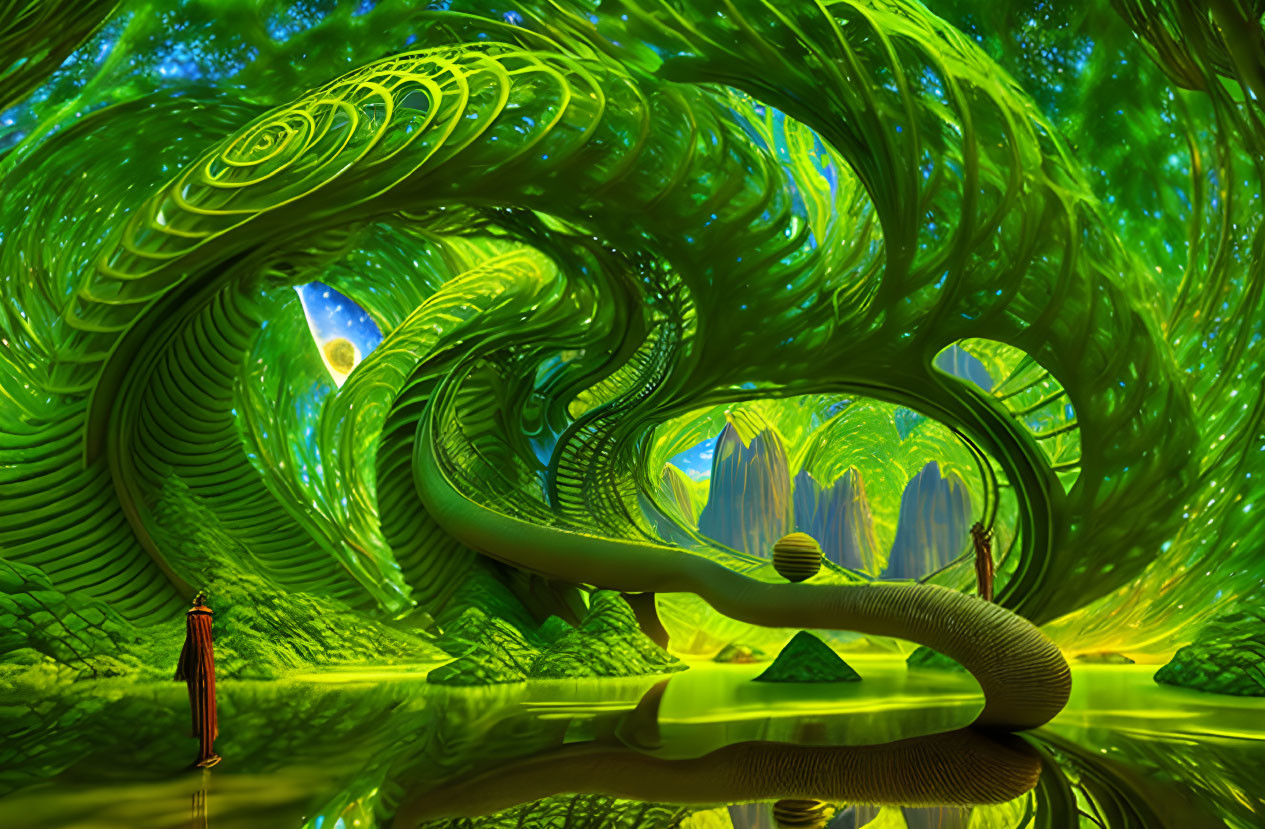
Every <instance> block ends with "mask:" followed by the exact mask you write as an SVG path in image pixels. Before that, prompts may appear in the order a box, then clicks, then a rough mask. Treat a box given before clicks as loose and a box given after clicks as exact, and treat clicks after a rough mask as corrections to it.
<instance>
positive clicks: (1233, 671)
mask: <svg viewBox="0 0 1265 829" xmlns="http://www.w3.org/2000/svg"><path fill="white" fill-rule="evenodd" d="M1155 681H1156V682H1160V683H1163V684H1165V685H1177V686H1180V687H1182V688H1193V689H1194V690H1197V691H1207V692H1208V693H1212V694H1231V695H1233V696H1239V697H1265V611H1263V610H1261V609H1252V610H1246V611H1241V612H1238V613H1232V614H1229V615H1226V616H1222V617H1220V618H1218V619H1215V620H1214V621H1212V622H1211V623H1210V624H1208V625H1207V626H1206V627H1205V628H1204V629H1203V630H1201V631H1200V632H1199V635H1198V637H1196V639H1195V641H1194V642H1193V643H1191V644H1189V645H1187V646H1186V647H1184V648H1182V649H1181V650H1179V651H1178V652H1177V653H1175V654H1173V658H1172V659H1171V660H1170V661H1169V663H1168V664H1167V665H1165V666H1164V667H1163V668H1160V669H1159V670H1158V671H1156V673H1155Z"/></svg>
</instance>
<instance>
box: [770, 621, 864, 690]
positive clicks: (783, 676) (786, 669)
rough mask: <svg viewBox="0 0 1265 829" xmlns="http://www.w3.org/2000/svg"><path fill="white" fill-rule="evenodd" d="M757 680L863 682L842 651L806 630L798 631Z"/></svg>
mask: <svg viewBox="0 0 1265 829" xmlns="http://www.w3.org/2000/svg"><path fill="white" fill-rule="evenodd" d="M755 681H756V682H860V681H861V675H860V674H858V673H857V672H856V671H854V670H852V666H851V665H849V664H848V663H847V662H844V661H843V659H842V658H841V657H840V656H839V654H837V653H835V652H834V651H833V650H831V648H830V646H829V645H827V644H826V643H825V642H823V641H821V640H820V639H818V638H817V637H816V636H813V635H812V634H811V633H809V632H808V631H805V630H801V631H800V632H799V633H797V634H795V637H794V638H793V639H791V641H789V642H787V643H786V647H784V648H782V652H781V653H779V654H778V655H777V659H775V660H773V664H772V665H770V666H769V667H768V669H767V670H766V671H765V672H764V673H762V674H760V675H759V676H758V677H756V678H755Z"/></svg>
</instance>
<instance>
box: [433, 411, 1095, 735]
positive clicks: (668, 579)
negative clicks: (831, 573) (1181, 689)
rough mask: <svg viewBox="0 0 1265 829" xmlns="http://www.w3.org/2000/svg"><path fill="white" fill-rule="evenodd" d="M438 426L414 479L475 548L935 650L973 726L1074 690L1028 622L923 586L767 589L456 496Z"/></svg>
mask: <svg viewBox="0 0 1265 829" xmlns="http://www.w3.org/2000/svg"><path fill="white" fill-rule="evenodd" d="M433 432H434V424H433V423H431V422H430V419H429V418H428V420H427V421H424V422H423V423H422V424H421V428H420V429H419V436H420V437H421V441H420V442H419V446H418V448H417V452H416V453H415V466H414V470H413V473H414V481H415V484H416V486H417V491H418V494H419V495H420V496H421V498H422V502H423V503H424V505H425V507H426V511H427V513H429V514H430V515H431V516H432V517H433V518H434V519H435V521H436V522H437V523H438V524H439V525H440V526H442V527H444V528H445V529H446V530H448V531H449V532H450V533H452V535H453V536H455V537H457V538H459V539H461V540H462V541H463V542H464V543H465V544H467V545H469V546H470V547H472V548H473V549H476V550H479V551H481V552H485V553H487V554H489V555H492V556H493V557H495V558H497V559H499V560H501V561H505V562H508V563H510V564H513V565H515V566H518V567H522V568H525V569H528V570H531V571H533V572H539V573H543V574H546V575H549V576H552V577H554V578H559V579H563V580H567V581H573V582H577V583H588V584H596V585H599V586H601V587H604V588H607V589H614V590H620V591H622V592H628V593H637V592H691V593H697V594H698V595H699V596H701V597H702V598H703V599H704V600H705V601H707V602H708V603H709V604H711V605H712V606H713V607H714V608H715V609H716V610H717V611H719V612H720V613H723V614H724V615H726V616H729V617H731V618H734V619H739V620H741V621H745V622H750V623H752V624H757V625H765V626H769V627H792V628H833V629H840V630H854V631H857V632H860V633H868V634H874V635H879V636H895V637H899V638H902V639H907V640H910V641H913V642H917V643H919V644H923V645H927V646H929V647H931V648H934V649H935V650H938V651H940V652H941V653H944V654H946V655H948V656H950V657H952V658H953V659H955V660H957V661H958V662H959V663H961V664H962V666H963V667H965V668H966V669H967V670H968V671H970V672H971V673H972V674H973V675H974V676H975V678H976V679H977V680H978V681H979V683H980V687H981V689H982V690H983V692H984V700H985V701H984V710H983V711H981V712H980V715H979V717H978V719H977V720H976V722H977V723H978V724H980V725H987V726H990V727H995V728H1002V729H1012V730H1018V729H1024V728H1035V727H1036V726H1039V725H1042V724H1043V723H1046V722H1048V721H1049V720H1050V719H1051V718H1052V717H1053V716H1054V715H1055V714H1057V713H1058V712H1059V711H1060V710H1062V708H1063V706H1064V705H1065V704H1066V702H1067V698H1068V695H1069V694H1070V692H1071V674H1070V672H1069V670H1068V667H1067V661H1066V660H1065V659H1064V658H1063V654H1062V653H1061V652H1060V651H1059V649H1058V648H1057V647H1056V646H1055V645H1054V643H1053V642H1051V641H1050V640H1049V639H1048V638H1047V637H1046V636H1045V635H1044V634H1042V633H1041V631H1040V630H1038V629H1037V628H1036V627H1035V626H1034V625H1033V624H1032V623H1030V622H1028V621H1027V620H1026V619H1024V618H1022V617H1020V616H1017V615H1015V614H1014V613H1012V612H1010V611H1009V610H1006V609H1005V608H1003V607H1000V606H998V605H995V604H992V603H989V602H984V601H981V600H980V599H977V598H975V597H973V596H968V595H966V594H964V593H958V592H956V591H953V590H949V589H946V588H943V587H937V586H934V585H927V584H869V585H809V584H767V583H764V582H758V581H755V580H754V579H751V578H748V577H746V576H743V575H741V574H738V573H735V572H733V571H731V570H729V569H727V568H725V567H723V566H721V565H719V564H717V563H715V562H712V561H710V560H708V559H705V558H702V557H698V556H691V555H687V554H684V553H682V552H680V551H679V550H675V549H673V548H670V547H663V546H660V545H656V544H643V543H637V542H631V541H622V540H615V539H607V538H600V537H595V536H589V535H583V534H580V533H575V532H569V531H565V530H561V529H558V528H554V527H546V526H543V525H540V524H534V523H529V522H526V521H520V520H517V519H514V518H510V517H508V516H505V515H502V514H499V513H497V512H496V511H494V510H491V509H488V508H486V507H483V506H481V505H479V504H475V503H474V502H472V501H470V500H469V499H467V498H465V497H464V496H463V495H461V493H459V492H457V491H456V490H454V488H453V486H452V483H451V482H450V481H449V479H448V477H447V475H446V472H445V470H443V469H441V468H440V466H439V461H438V458H437V456H436V451H435V445H434V437H433Z"/></svg>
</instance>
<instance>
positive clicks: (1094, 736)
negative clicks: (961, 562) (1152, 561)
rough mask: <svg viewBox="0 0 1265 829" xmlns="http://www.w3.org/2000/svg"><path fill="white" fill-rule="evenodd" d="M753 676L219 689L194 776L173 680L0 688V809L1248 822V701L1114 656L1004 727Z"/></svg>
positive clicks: (894, 690) (292, 820)
mask: <svg viewBox="0 0 1265 829" xmlns="http://www.w3.org/2000/svg"><path fill="white" fill-rule="evenodd" d="M756 670H758V666H723V668H704V667H699V668H697V669H695V670H691V671H688V672H685V673H684V674H678V675H675V676H673V677H672V678H670V679H669V680H666V681H664V680H662V678H646V679H640V680H629V681H619V682H601V683H598V682H555V683H531V684H527V685H517V686H499V687H493V688H484V689H450V688H440V687H435V686H428V685H426V684H425V683H424V682H421V681H419V680H418V679H417V678H415V677H412V676H391V675H356V674H344V675H341V676H338V675H335V676H326V677H323V678H322V681H320V682H316V681H290V682H271V683H249V682H240V683H225V684H224V686H225V687H224V694H223V698H222V700H221V718H222V720H221V722H222V726H221V741H220V743H218V744H217V747H218V748H219V749H220V750H221V753H222V754H223V755H224V757H225V761H224V763H223V764H222V765H221V766H220V767H217V768H216V769H215V770H214V771H211V772H186V771H183V767H184V765H185V761H186V760H187V757H186V756H185V755H186V754H187V751H188V742H189V741H188V737H187V733H186V732H187V730H188V721H187V716H186V715H187V711H186V707H185V706H186V705H187V701H185V700H183V697H182V694H183V690H182V689H181V688H179V687H177V686H175V685H172V684H167V683H162V684H152V685H147V684H134V683H127V682H119V681H114V680H106V681H99V682H95V683H87V682H85V683H77V684H74V685H69V686H67V685H55V684H49V685H47V686H35V685H29V684H23V685H16V686H11V687H10V686H0V826H21V827H30V829H45V827H48V828H49V829H51V827H103V828H104V827H129V829H149V827H163V829H166V828H167V827H177V826H178V827H186V826H194V827H205V829H212V827H214V829H235V828H236V827H282V826H285V827H304V828H305V829H371V828H372V827H387V826H392V825H395V826H414V825H423V826H427V827H452V829H457V827H463V828H464V827H473V826H480V827H482V826H488V827H492V826H497V827H500V826H518V825H522V826H533V827H535V826H540V827H566V828H567V829H577V828H578V827H595V828H596V827H668V826H678V825H679V826H681V827H682V829H729V827H734V829H745V828H746V827H753V828H756V827H758V828H759V829H772V828H773V827H775V826H779V825H797V826H829V827H843V828H847V827H861V826H873V827H876V829H877V827H882V828H883V829H900V828H901V827H902V826H907V827H910V828H911V829H919V827H939V828H940V829H946V828H947V827H962V829H990V827H998V829H1005V828H1006V827H1016V829H1017V828H1018V827H1033V828H1034V829H1041V827H1064V826H1101V827H1143V828H1144V829H1151V827H1183V828H1184V827H1196V828H1198V827H1204V826H1207V827H1214V826H1231V827H1258V826H1261V825H1263V824H1265V820H1262V816H1263V815H1265V802H1263V801H1262V796H1263V791H1265V785H1263V784H1262V781H1263V780H1265V742H1262V738H1263V737H1265V734H1262V730H1263V726H1262V723H1265V717H1262V716H1261V715H1262V713H1263V712H1265V701H1261V700H1242V699H1227V698H1220V697H1213V696H1207V695H1200V694H1196V693H1194V692H1185V691H1178V690H1175V689H1168V688H1160V687H1158V686H1155V685H1154V684H1152V683H1150V679H1149V674H1148V673H1147V671H1146V670H1145V669H1141V670H1139V669H1136V668H1134V667H1132V666H1124V667H1114V666H1113V667H1106V668H1102V667H1095V668H1093V669H1078V671H1077V674H1076V686H1075V687H1076V691H1075V694H1074V696H1073V699H1072V701H1071V704H1070V705H1069V707H1068V709H1067V711H1065V712H1064V714H1063V715H1061V716H1060V717H1059V718H1057V719H1056V720H1055V721H1054V722H1053V723H1052V724H1051V725H1049V726H1047V727H1046V728H1043V729H1040V730H1039V731H1036V732H1032V733H1030V734H1027V735H1024V736H1023V737H1014V736H1011V735H987V734H981V733H978V732H974V731H970V730H967V729H963V728H962V726H963V725H964V724H965V723H967V722H970V720H971V719H972V717H973V715H974V712H975V711H976V710H978V707H979V700H980V698H979V695H978V693H977V692H976V691H975V690H974V688H973V686H972V685H971V683H970V680H969V678H963V677H960V676H956V675H954V676H944V675H939V674H924V675H916V674H905V673H904V671H903V668H901V667H900V666H899V665H893V666H888V667H882V666H878V665H873V666H868V670H867V671H863V673H865V675H866V677H867V682H868V681H869V680H870V679H871V678H872V677H873V678H874V681H873V682H872V683H871V684H870V685H869V687H868V689H865V688H861V689H858V688H855V687H854V688H850V689H848V690H847V696H845V697H843V698H840V697H838V696H836V697H834V698H833V701H832V698H831V696H830V695H829V694H826V693H825V692H823V691H822V690H820V689H817V690H809V689H803V688H791V689H788V690H787V691H786V692H785V693H784V694H783V695H778V694H777V693H775V692H774V691H771V690H769V689H768V688H766V687H760V688H759V689H757V690H753V686H751V685H749V684H748V681H749V679H750V676H747V674H750V673H753V672H755V671H756ZM744 671H745V673H744ZM331 679H341V680H342V681H340V682H332V681H329V680H331ZM858 685H865V683H858ZM753 694H754V696H753ZM769 694H773V696H769ZM1038 772H1039V776H1038ZM796 801H798V803H797V802H796ZM340 821H341V823H340Z"/></svg>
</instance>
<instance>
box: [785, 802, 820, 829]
mask: <svg viewBox="0 0 1265 829" xmlns="http://www.w3.org/2000/svg"><path fill="white" fill-rule="evenodd" d="M829 817H830V815H829V814H828V813H827V811H826V804H825V803H822V802H821V801H820V800H779V801H778V802H777V803H774V804H773V822H774V823H775V824H777V826H778V829H821V827H823V826H825V825H826V819H827V818H829Z"/></svg>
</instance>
